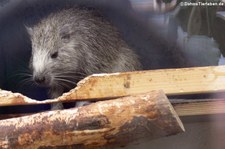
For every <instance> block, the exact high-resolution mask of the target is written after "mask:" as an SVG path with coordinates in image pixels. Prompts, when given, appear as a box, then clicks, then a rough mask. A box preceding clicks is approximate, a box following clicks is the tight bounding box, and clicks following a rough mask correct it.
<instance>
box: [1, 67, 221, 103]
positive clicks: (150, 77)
mask: <svg viewBox="0 0 225 149" xmlns="http://www.w3.org/2000/svg"><path fill="white" fill-rule="evenodd" d="M224 84H225V66H215V67H213V66H212V67H196V68H182V69H163V70H149V71H138V72H125V73H113V74H97V75H92V76H89V77H87V78H85V79H83V80H81V81H80V82H79V83H78V85H77V87H76V88H75V89H72V90H71V91H70V92H68V93H65V94H63V95H62V96H61V97H59V98H57V99H54V100H45V101H35V100H32V99H29V98H27V97H24V98H25V100H23V99H20V100H18V101H19V102H18V101H16V99H15V100H14V99H13V100H9V99H8V98H7V97H6V96H3V98H1V97H2V96H1V94H2V91H0V106H7V105H18V104H46V103H54V102H59V101H72V100H91V99H95V100H102V99H104V98H108V99H110V98H117V97H123V96H129V95H134V94H139V93H146V92H149V91H152V90H163V91H164V92H165V93H166V95H182V94H196V93H211V92H219V91H225V85H224ZM3 95H4V93H3ZM20 98H21V96H20Z"/></svg>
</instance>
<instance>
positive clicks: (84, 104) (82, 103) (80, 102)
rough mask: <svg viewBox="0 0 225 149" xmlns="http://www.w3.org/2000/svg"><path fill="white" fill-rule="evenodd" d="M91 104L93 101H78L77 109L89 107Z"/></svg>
mask: <svg viewBox="0 0 225 149" xmlns="http://www.w3.org/2000/svg"><path fill="white" fill-rule="evenodd" d="M89 104H91V101H78V102H76V105H75V107H82V106H87V105H89Z"/></svg>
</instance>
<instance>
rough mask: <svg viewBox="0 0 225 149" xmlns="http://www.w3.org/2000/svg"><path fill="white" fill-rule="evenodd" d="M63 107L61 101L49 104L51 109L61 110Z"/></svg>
mask: <svg viewBox="0 0 225 149" xmlns="http://www.w3.org/2000/svg"><path fill="white" fill-rule="evenodd" d="M62 109H64V107H63V104H62V103H53V104H51V110H62Z"/></svg>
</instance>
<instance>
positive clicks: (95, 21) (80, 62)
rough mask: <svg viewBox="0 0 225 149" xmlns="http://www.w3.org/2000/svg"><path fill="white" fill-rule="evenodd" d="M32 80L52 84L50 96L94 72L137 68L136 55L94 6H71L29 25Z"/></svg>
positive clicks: (57, 94) (73, 85) (56, 95)
mask: <svg viewBox="0 0 225 149" xmlns="http://www.w3.org/2000/svg"><path fill="white" fill-rule="evenodd" d="M28 32H29V34H30V37H31V42H32V57H31V60H30V67H31V69H32V71H33V80H34V81H35V82H36V83H37V84H39V85H42V86H45V87H49V93H50V96H51V98H55V97H58V96H60V95H61V94H62V93H63V92H64V91H65V90H69V89H72V88H74V87H75V86H76V83H77V81H79V80H80V79H81V78H83V77H85V76H87V75H90V74H93V73H111V72H123V71H134V70H138V69H140V68H141V65H140V63H139V60H138V58H137V55H136V54H135V53H134V52H133V50H131V49H130V48H129V46H128V45H127V44H126V43H125V41H124V40H123V39H122V38H121V36H120V33H119V32H118V31H117V29H116V28H115V27H114V26H113V25H112V24H110V22H108V21H107V20H105V19H104V18H103V17H101V16H100V15H98V13H97V12H95V11H94V10H87V9H81V8H68V9H64V10H60V11H58V12H54V13H51V14H50V15H48V16H47V17H45V18H43V19H42V20H41V21H40V22H39V23H38V24H36V25H34V26H32V27H29V28H28Z"/></svg>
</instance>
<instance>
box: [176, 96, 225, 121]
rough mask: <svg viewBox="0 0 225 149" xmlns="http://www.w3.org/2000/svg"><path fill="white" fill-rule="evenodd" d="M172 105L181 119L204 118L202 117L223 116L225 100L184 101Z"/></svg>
mask: <svg viewBox="0 0 225 149" xmlns="http://www.w3.org/2000/svg"><path fill="white" fill-rule="evenodd" d="M177 101H178V102H177V103H173V106H174V109H175V111H176V112H177V114H178V115H179V116H181V117H185V116H204V115H216V114H224V115H225V99H204V100H192V101H189V100H184V101H183V102H179V100H177Z"/></svg>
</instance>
